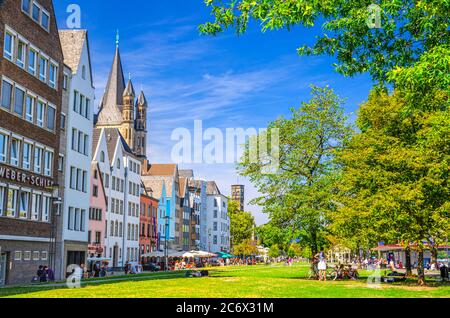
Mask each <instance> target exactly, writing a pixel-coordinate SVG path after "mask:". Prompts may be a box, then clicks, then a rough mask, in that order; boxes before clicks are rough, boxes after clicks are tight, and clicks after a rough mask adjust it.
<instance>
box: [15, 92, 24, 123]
mask: <svg viewBox="0 0 450 318" xmlns="http://www.w3.org/2000/svg"><path fill="white" fill-rule="evenodd" d="M24 100H25V92H24V91H23V90H21V89H20V88H18V87H16V89H15V98H14V112H15V113H16V114H17V115H20V117H22V116H23V102H24Z"/></svg>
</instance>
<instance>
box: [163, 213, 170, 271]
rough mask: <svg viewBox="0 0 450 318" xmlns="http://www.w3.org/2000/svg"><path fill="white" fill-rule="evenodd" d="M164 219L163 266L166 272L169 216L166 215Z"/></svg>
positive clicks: (167, 264)
mask: <svg viewBox="0 0 450 318" xmlns="http://www.w3.org/2000/svg"><path fill="white" fill-rule="evenodd" d="M164 219H165V220H166V228H165V229H166V230H165V235H164V236H165V238H164V262H165V266H164V270H165V271H166V272H167V271H168V268H169V245H168V242H167V241H168V240H169V220H170V216H168V215H166V216H165V217H164Z"/></svg>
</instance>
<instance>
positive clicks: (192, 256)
mask: <svg viewBox="0 0 450 318" xmlns="http://www.w3.org/2000/svg"><path fill="white" fill-rule="evenodd" d="M196 257H197V256H196V255H195V254H194V253H192V252H186V253H184V254H183V258H196Z"/></svg>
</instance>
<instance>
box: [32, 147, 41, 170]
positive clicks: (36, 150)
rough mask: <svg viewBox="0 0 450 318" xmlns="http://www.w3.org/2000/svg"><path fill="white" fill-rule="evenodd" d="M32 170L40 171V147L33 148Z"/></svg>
mask: <svg viewBox="0 0 450 318" xmlns="http://www.w3.org/2000/svg"><path fill="white" fill-rule="evenodd" d="M33 170H34V172H36V173H41V172H42V149H41V148H39V147H35V148H34V169H33Z"/></svg>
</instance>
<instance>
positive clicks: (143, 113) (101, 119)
mask: <svg viewBox="0 0 450 318" xmlns="http://www.w3.org/2000/svg"><path fill="white" fill-rule="evenodd" d="M130 77H131V76H130ZM147 107H148V106H147V100H146V98H145V95H144V92H143V91H141V93H140V95H139V97H138V98H137V101H136V94H135V91H134V87H133V83H132V81H131V78H130V79H129V80H128V83H127V85H125V79H124V76H123V68H122V60H121V57H120V52H119V35H118V34H117V38H116V53H115V55H114V60H113V64H112V67H111V71H110V73H109V78H108V83H107V84H106V89H105V93H104V95H103V98H102V100H101V103H100V110H99V112H98V115H97V116H96V118H95V128H117V129H119V131H120V134H121V135H122V137H123V139H124V140H125V141H126V142H127V144H128V147H129V148H130V149H131V150H132V151H133V153H134V154H135V155H136V156H137V157H140V158H142V159H143V160H144V159H146V157H147V152H146V151H147V147H146V144H147Z"/></svg>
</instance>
